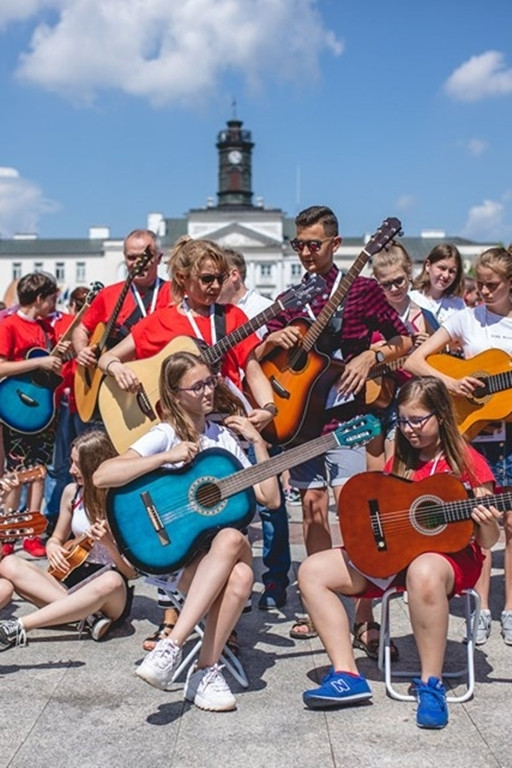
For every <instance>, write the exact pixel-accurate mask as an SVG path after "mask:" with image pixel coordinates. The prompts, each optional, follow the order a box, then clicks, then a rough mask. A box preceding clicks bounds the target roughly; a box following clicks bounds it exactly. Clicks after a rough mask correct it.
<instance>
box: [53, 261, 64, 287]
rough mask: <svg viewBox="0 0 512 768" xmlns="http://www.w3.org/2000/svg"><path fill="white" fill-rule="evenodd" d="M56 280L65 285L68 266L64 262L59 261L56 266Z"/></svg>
mask: <svg viewBox="0 0 512 768" xmlns="http://www.w3.org/2000/svg"><path fill="white" fill-rule="evenodd" d="M55 278H56V280H57V282H58V283H63V282H64V281H65V279H66V266H65V264H64V262H63V261H57V262H56V264H55Z"/></svg>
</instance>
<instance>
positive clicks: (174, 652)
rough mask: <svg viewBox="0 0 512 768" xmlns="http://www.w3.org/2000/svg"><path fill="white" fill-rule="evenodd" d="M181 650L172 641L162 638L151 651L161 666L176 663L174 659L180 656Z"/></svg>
mask: <svg viewBox="0 0 512 768" xmlns="http://www.w3.org/2000/svg"><path fill="white" fill-rule="evenodd" d="M179 652H180V649H179V648H178V646H177V645H175V644H174V643H173V642H172V641H169V640H165V641H162V640H161V641H160V642H159V643H157V644H156V646H155V647H154V649H153V650H152V651H151V657H152V659H153V661H154V662H155V663H156V664H158V666H159V667H167V666H169V665H170V664H173V663H174V660H175V659H176V658H177V657H178V654H179Z"/></svg>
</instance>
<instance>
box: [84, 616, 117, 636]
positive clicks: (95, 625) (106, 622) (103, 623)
mask: <svg viewBox="0 0 512 768" xmlns="http://www.w3.org/2000/svg"><path fill="white" fill-rule="evenodd" d="M85 623H86V626H87V627H88V629H89V634H90V635H91V637H92V639H93V640H95V641H96V642H99V641H100V640H102V639H103V638H104V637H105V635H106V634H107V632H108V630H109V629H110V627H111V626H112V619H109V617H108V616H105V614H104V613H101V612H100V611H98V613H92V614H91V615H90V616H87V618H86V620H85Z"/></svg>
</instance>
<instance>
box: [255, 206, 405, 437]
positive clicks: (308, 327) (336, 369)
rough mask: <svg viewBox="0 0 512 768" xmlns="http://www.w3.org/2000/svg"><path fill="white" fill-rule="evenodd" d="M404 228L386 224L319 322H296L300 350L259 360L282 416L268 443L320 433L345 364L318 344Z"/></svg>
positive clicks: (395, 222) (396, 222) (265, 432)
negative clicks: (368, 268) (366, 270)
mask: <svg viewBox="0 0 512 768" xmlns="http://www.w3.org/2000/svg"><path fill="white" fill-rule="evenodd" d="M401 228H402V224H401V223H400V221H399V220H398V219H395V218H389V219H386V220H385V221H384V222H383V224H382V226H381V227H380V229H378V230H377V232H375V234H374V235H373V236H372V237H371V238H370V240H369V241H368V242H367V244H366V245H365V247H364V248H363V250H362V251H361V253H360V254H359V256H358V257H357V259H356V260H355V261H354V263H353V264H352V266H351V267H350V269H349V271H348V272H347V274H346V275H345V276H344V277H343V278H342V280H341V281H340V284H339V286H338V287H337V289H336V290H335V291H334V293H333V294H332V296H331V297H330V299H329V301H328V302H327V304H326V305H325V306H324V308H323V309H322V311H321V312H320V314H319V315H318V317H317V318H316V320H315V321H314V322H311V321H310V320H308V319H306V318H297V319H296V320H292V322H291V325H293V326H295V327H296V328H297V329H298V330H299V331H300V334H301V339H300V341H299V342H298V344H297V345H295V346H294V347H292V348H291V349H282V348H281V347H276V348H275V349H274V350H272V352H270V353H269V354H268V355H266V356H265V357H264V358H263V359H262V360H260V365H261V367H262V369H263V372H264V374H265V376H266V377H267V379H268V380H269V381H270V383H271V385H272V389H273V391H274V402H275V404H276V406H277V410H278V413H277V416H276V417H275V418H274V419H273V420H272V421H271V422H270V424H269V425H268V426H267V427H265V429H264V430H263V431H262V434H263V436H264V437H265V439H266V440H268V442H270V443H272V444H273V445H287V444H288V443H292V442H294V441H296V440H297V439H301V438H303V437H304V435H301V431H302V429H303V427H304V426H305V425H306V426H307V432H306V433H305V435H306V436H307V437H310V436H313V435H314V434H319V433H320V432H321V429H322V425H323V419H322V415H323V412H324V410H325V402H326V398H327V394H328V392H329V390H330V389H331V387H332V386H333V385H334V383H335V382H336V380H337V379H338V378H339V376H340V374H341V372H342V370H343V364H342V361H336V360H333V359H332V358H330V357H329V355H327V354H324V353H322V352H319V351H318V350H317V349H316V347H315V344H316V342H317V341H318V338H319V337H320V335H321V334H322V332H323V331H324V330H325V329H326V327H327V325H328V323H329V321H330V319H331V317H332V316H333V315H334V313H335V312H336V310H337V309H338V307H340V306H341V305H342V304H343V302H344V300H345V297H346V295H347V293H348V291H349V288H350V287H351V285H352V283H353V282H354V280H355V279H356V277H357V276H358V275H359V273H360V272H361V270H362V268H363V267H364V265H365V264H366V262H367V261H368V259H370V258H371V256H373V255H374V254H376V253H378V252H379V251H381V250H382V249H383V248H384V247H385V246H386V245H387V243H389V242H390V240H392V239H393V238H394V237H395V236H396V235H397V234H399V233H400V231H401Z"/></svg>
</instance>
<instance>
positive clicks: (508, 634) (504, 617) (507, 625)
mask: <svg viewBox="0 0 512 768" xmlns="http://www.w3.org/2000/svg"><path fill="white" fill-rule="evenodd" d="M501 636H502V638H503V639H504V641H505V644H506V645H512V611H502V612H501Z"/></svg>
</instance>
